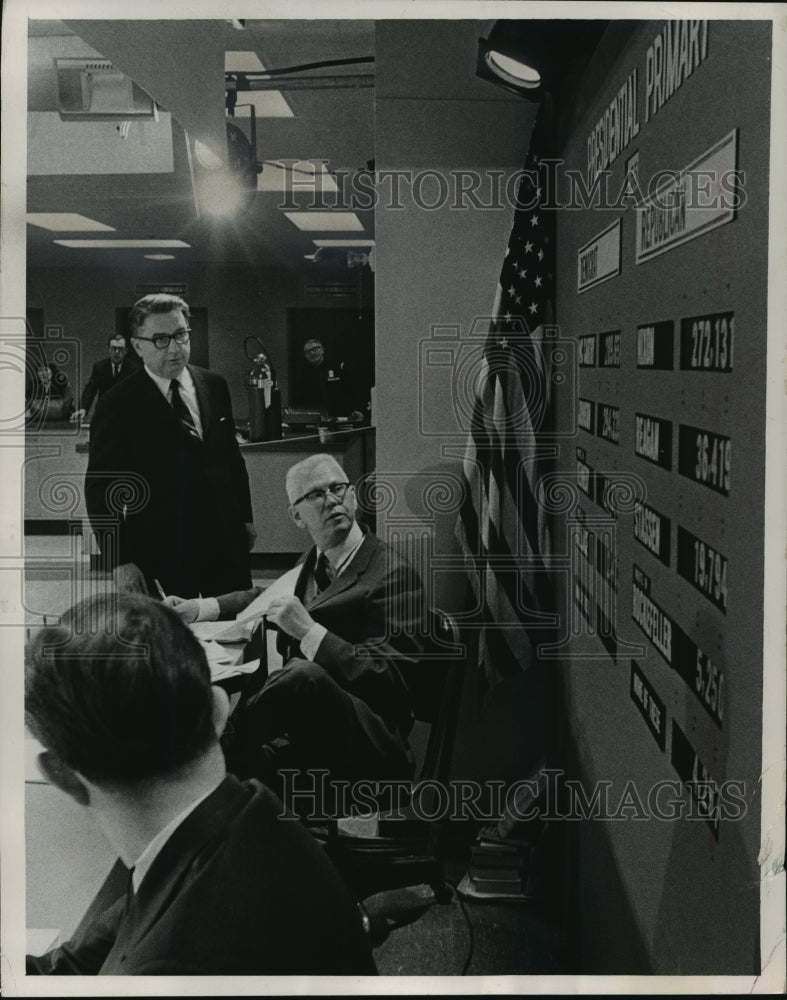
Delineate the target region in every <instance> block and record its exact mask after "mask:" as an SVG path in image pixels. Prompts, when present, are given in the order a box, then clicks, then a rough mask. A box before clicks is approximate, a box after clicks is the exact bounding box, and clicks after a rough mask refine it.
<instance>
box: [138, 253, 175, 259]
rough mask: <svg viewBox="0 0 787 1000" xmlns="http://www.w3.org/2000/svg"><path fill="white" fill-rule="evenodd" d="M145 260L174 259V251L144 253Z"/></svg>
mask: <svg viewBox="0 0 787 1000" xmlns="http://www.w3.org/2000/svg"><path fill="white" fill-rule="evenodd" d="M144 257H145V260H174V259H175V254H174V253H146V254H144Z"/></svg>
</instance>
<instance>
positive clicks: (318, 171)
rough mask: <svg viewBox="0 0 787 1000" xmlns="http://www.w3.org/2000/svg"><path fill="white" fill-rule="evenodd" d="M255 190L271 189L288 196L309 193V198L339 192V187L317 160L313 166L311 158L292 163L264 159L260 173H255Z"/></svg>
mask: <svg viewBox="0 0 787 1000" xmlns="http://www.w3.org/2000/svg"><path fill="white" fill-rule="evenodd" d="M257 190H258V191H273V192H275V193H276V194H280V195H285V194H286V195H288V196H289V197H292V196H293V195H297V194H298V193H302V194H305V195H309V197H310V199H311V200H313V199H314V196H315V195H317V196H320V195H323V194H338V193H339V187H338V185H337V183H336V181H335V180H334V179H333V177H332V176H331V174H329V173H328V171H327V170H326V169H325V164H324V163H319V162H318V163H317V165H316V166H315V164H314V163H313V162H312V161H311V160H299V161H298V162H297V163H294V164H290V162H289V161H288V162H287V163H280V162H279V161H277V160H265V161H264V162H263V164H262V173H260V174H257Z"/></svg>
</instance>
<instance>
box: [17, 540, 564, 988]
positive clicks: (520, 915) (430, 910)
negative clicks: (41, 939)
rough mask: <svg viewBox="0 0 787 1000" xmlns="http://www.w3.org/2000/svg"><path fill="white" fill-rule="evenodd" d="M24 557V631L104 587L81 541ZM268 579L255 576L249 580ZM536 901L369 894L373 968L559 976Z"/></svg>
mask: <svg viewBox="0 0 787 1000" xmlns="http://www.w3.org/2000/svg"><path fill="white" fill-rule="evenodd" d="M25 558H26V561H27V569H26V573H25V593H24V598H23V606H24V611H25V620H26V621H27V622H28V624H29V625H30V626H34V625H37V624H38V625H40V624H46V623H48V622H52V621H53V619H54V620H57V616H58V615H59V614H60V613H62V612H63V611H64V610H65V609H66V608H67V607H69V606H70V605H71V604H72V603H73V602H74V600H76V599H78V598H80V597H82V596H85V595H86V594H87V593H88V592H96V590H100V589H102V588H103V587H106V586H107V581H106V580H104V579H102V578H98V577H96V576H95V575H91V574H90V573H89V567H88V563H89V560H88V557H87V555H86V554H85V553H83V552H82V547H81V538H79V537H76V538H70V537H66V536H27V537H26V538H25ZM74 567H76V570H75V569H74ZM273 576H275V574H265V573H259V574H256V575H255V580H254V582H255V583H257V584H265V583H268V582H270V580H271V579H272V577H273ZM473 835H474V831H473V830H468V829H465V830H463V831H459V833H458V835H455V836H454V837H453V838H452V843H451V844H450V846H449V850H448V854H449V859H448V862H447V866H446V872H447V877H448V879H449V881H451V882H453V884H454V886H456V885H457V884H458V883H459V882H460V881H461V879H462V877H463V875H464V872H465V870H466V867H467V859H468V857H469V848H470V843H471V841H472V838H473ZM28 836H29V833H28ZM542 896H543V898H542V899H541V900H540V901H530V902H526V903H522V902H496V901H482V902H479V901H472V900H463V899H461V897H460V896H459V895H458V894H457V892H456V891H452V893H451V898H450V901H448V902H444V903H439V902H437V901H436V900H435V898H434V895H433V893H432V891H431V889H429V887H428V886H414V887H412V888H408V889H401V890H396V891H392V892H385V893H380V894H378V895H377V896H372V897H370V898H369V899H368V900H366V909H367V912H368V914H369V917H370V924H371V935H372V941H373V945H374V954H375V959H376V962H377V966H378V970H379V972H380V973H381V974H382V975H387V976H459V975H462V974H465V975H471V976H472V975H485V976H489V975H498V976H499V975H536V974H547V975H548V974H556V973H559V972H561V971H563V970H562V969H561V956H560V940H561V931H560V923H561V921H560V915H559V912H558V910H559V906H558V905H556V900H557V899H558V897H559V893H558V892H556V891H555V892H550V891H549V890H547V891H546V892H544V893H543V894H542Z"/></svg>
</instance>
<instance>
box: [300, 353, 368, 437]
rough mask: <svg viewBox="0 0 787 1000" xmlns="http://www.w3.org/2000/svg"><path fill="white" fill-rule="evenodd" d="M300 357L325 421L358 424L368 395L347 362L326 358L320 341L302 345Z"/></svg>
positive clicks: (366, 405) (362, 417)
mask: <svg viewBox="0 0 787 1000" xmlns="http://www.w3.org/2000/svg"><path fill="white" fill-rule="evenodd" d="M303 357H304V360H305V361H306V363H307V364H308V365H309V367H310V369H311V372H310V375H311V376H312V380H313V385H312V391H313V393H314V396H315V399H317V400H318V401H319V404H320V407H321V408H322V409H323V410H324V411H325V412H327V414H328V416H329V417H348V418H349V419H350V420H352V421H353V422H356V423H359V422H360V421H361V420H363V419H364V416H365V414H366V412H367V410H368V403H369V391H368V388H367V387H365V386H364V385H363V380H362V379H361V378H360V377H359V375H358V373H357V372H353V370H352V368H351V367H350V366H349V365H348V364H347V362H345V361H342V360H341V359H338V358H336V359H330V358H328V357H327V356H326V353H325V347H324V346H323V344H322V341H320V340H317V339H316V338H314V337H313V338H311V339H310V340H307V341H306V342H305V343H304V345H303Z"/></svg>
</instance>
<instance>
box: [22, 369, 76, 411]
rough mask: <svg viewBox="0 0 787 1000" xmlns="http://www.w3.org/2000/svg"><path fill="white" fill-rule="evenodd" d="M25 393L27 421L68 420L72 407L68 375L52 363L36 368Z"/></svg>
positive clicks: (72, 394) (72, 395) (72, 401)
mask: <svg viewBox="0 0 787 1000" xmlns="http://www.w3.org/2000/svg"><path fill="white" fill-rule="evenodd" d="M26 395H27V400H26V406H25V412H26V416H27V419H28V420H29V421H35V420H68V418H69V417H70V415H71V411H72V410H73V408H74V393H73V391H72V389H71V386H70V385H69V382H68V377H67V376H66V373H65V372H62V371H60V369H58V368H57V367H56V366H55V365H52V364H41V365H39V366H38V368H36V370H35V374H34V376H33V378H32V379H31V380H30V382H29V383H28V386H27V393H26Z"/></svg>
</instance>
